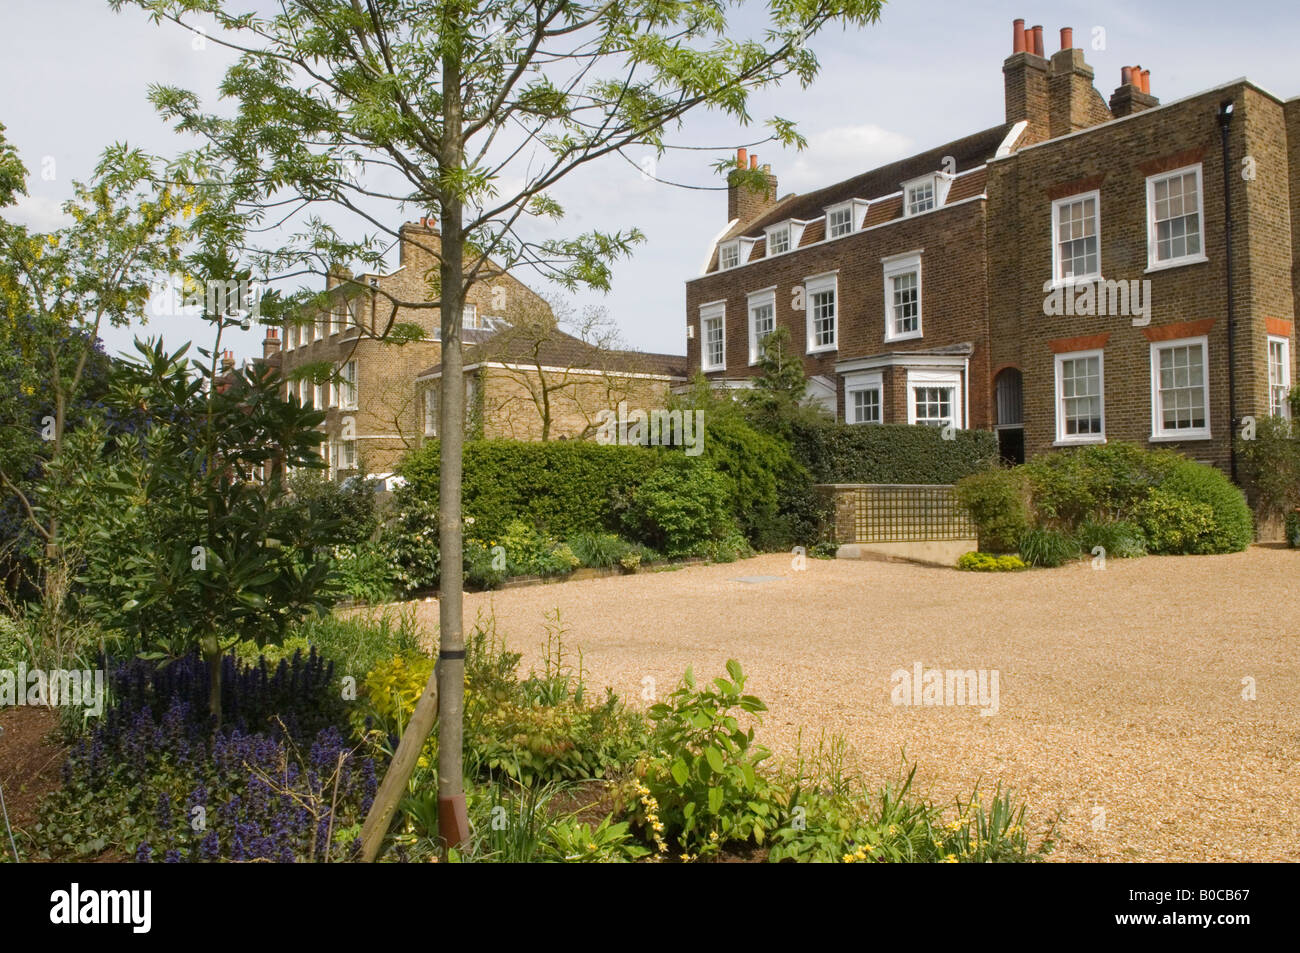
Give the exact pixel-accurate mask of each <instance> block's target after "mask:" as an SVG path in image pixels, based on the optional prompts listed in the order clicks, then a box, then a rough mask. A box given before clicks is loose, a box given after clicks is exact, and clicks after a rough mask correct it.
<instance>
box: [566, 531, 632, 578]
mask: <svg viewBox="0 0 1300 953" xmlns="http://www.w3.org/2000/svg"><path fill="white" fill-rule="evenodd" d="M569 549H571V550H572V551H573V554H574V555H575V556H577V557H578V561H579V562H580V563H581V564H582V565H583V566H591V567H594V568H597V569H608V568H611V567H613V566H617V565H619V561H620V560H621V559H622V558H623V557H624V556H626V555H627V554H628V553H629V552H630V551H631V547H630V545H629V543H628V542H627V540H625V539H623V538H622V537H620V536H615V535H614V534H613V533H578V534H576V535H574V536H570V537H569Z"/></svg>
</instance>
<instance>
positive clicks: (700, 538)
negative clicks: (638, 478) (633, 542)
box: [624, 454, 735, 557]
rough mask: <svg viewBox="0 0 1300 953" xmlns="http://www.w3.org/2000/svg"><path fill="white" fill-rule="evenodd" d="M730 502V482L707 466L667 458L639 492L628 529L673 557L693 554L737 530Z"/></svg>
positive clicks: (626, 522) (679, 457)
mask: <svg viewBox="0 0 1300 953" xmlns="http://www.w3.org/2000/svg"><path fill="white" fill-rule="evenodd" d="M728 502H729V499H728V495H727V484H726V481H725V480H724V478H723V477H721V476H719V475H718V474H717V473H716V472H715V471H713V470H712V469H710V468H709V467H708V465H707V464H705V463H703V462H701V461H699V460H696V459H692V458H690V457H686V456H682V455H678V454H671V455H665V456H664V458H663V460H662V462H661V463H660V466H659V467H658V469H656V470H655V471H654V472H653V473H651V474H650V475H649V476H648V477H646V479H645V480H644V481H643V482H642V483H641V485H640V486H638V487H637V488H636V489H635V490H634V491H633V493H632V499H631V502H630V504H629V506H628V509H627V513H626V514H625V516H624V525H625V526H626V527H627V528H628V529H629V530H630V532H631V533H632V535H633V536H635V537H636V538H637V539H643V540H646V541H647V542H648V543H650V544H651V545H652V546H654V547H655V548H656V549H659V550H661V551H662V552H663V553H664V554H665V555H667V556H669V557H680V556H691V555H695V554H697V553H701V552H704V551H706V549H707V547H708V544H709V542H710V541H711V540H715V539H720V538H724V537H727V536H730V535H732V534H733V533H734V532H735V525H734V523H733V522H732V516H731V513H730V512H729V509H728V505H727V504H728Z"/></svg>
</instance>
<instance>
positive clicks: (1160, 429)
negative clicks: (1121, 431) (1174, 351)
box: [1151, 334, 1210, 441]
mask: <svg viewBox="0 0 1300 953" xmlns="http://www.w3.org/2000/svg"><path fill="white" fill-rule="evenodd" d="M1193 344H1199V345H1200V346H1201V391H1202V399H1203V400H1204V401H1205V406H1204V410H1205V426H1204V427H1196V428H1193V429H1189V430H1165V429H1164V414H1163V413H1162V412H1161V411H1162V409H1163V408H1162V407H1161V406H1160V352H1161V351H1162V350H1164V349H1166V348H1171V347H1187V346H1189V345H1193ZM1209 439H1210V340H1209V337H1208V336H1206V335H1204V334H1203V335H1201V336H1199V337H1190V338H1176V339H1174V340H1172V341H1152V342H1151V440H1153V441H1170V440H1177V441H1183V440H1209Z"/></svg>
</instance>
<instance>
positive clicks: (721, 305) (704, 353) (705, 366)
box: [700, 301, 727, 374]
mask: <svg viewBox="0 0 1300 953" xmlns="http://www.w3.org/2000/svg"><path fill="white" fill-rule="evenodd" d="M706 312H707V313H706ZM715 319H716V320H717V321H718V322H719V324H720V325H721V327H722V362H721V363H719V364H709V363H708V354H709V335H708V327H707V322H709V321H713V320H715ZM726 369H727V303H726V301H715V302H710V303H709V304H702V305H700V370H701V371H703V372H704V373H706V374H711V373H714V372H715V371H725V370H726Z"/></svg>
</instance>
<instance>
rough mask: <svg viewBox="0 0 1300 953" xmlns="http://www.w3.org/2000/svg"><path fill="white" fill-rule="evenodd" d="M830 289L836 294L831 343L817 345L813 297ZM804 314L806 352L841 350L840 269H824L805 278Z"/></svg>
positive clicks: (816, 352)
mask: <svg viewBox="0 0 1300 953" xmlns="http://www.w3.org/2000/svg"><path fill="white" fill-rule="evenodd" d="M825 291H830V292H832V293H833V294H834V295H835V314H834V317H833V319H832V320H833V324H832V329H831V339H832V340H831V343H830V344H822V345H816V344H814V343H813V342H814V340H815V334H814V332H813V313H812V312H813V309H812V298H813V295H815V294H821V293H823V292H825ZM803 293H804V301H803V315H804V333H805V339H804V353H805V354H825V353H828V352H830V351H836V350H839V346H840V278H839V269H838V268H837V269H835V271H824V272H822V273H821V274H820V275H813V276H811V277H808V278H805V279H804V281H803Z"/></svg>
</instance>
